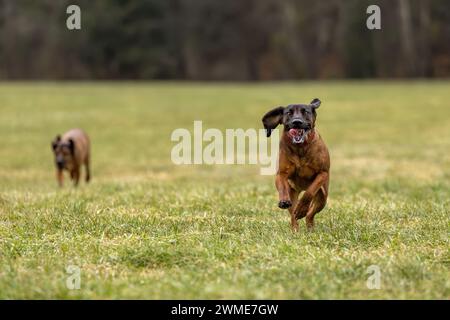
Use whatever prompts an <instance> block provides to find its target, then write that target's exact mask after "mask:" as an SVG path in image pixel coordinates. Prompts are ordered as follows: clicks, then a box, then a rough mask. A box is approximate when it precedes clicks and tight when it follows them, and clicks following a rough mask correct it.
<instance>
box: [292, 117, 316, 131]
mask: <svg viewBox="0 0 450 320" xmlns="http://www.w3.org/2000/svg"><path fill="white" fill-rule="evenodd" d="M290 127H291V128H292V129H304V130H309V129H311V125H310V124H309V123H306V122H304V121H303V120H300V119H294V120H292V121H291V125H290Z"/></svg>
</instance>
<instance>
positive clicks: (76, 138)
mask: <svg viewBox="0 0 450 320" xmlns="http://www.w3.org/2000/svg"><path fill="white" fill-rule="evenodd" d="M52 148H53V153H54V154H55V164H56V176H57V179H58V183H59V186H61V187H62V185H63V170H64V169H65V170H67V171H69V173H70V178H71V179H72V180H73V182H74V185H75V186H77V185H78V181H79V180H80V169H81V165H83V164H84V165H85V168H86V182H89V180H90V178H91V172H90V168H89V165H90V142H89V137H88V136H87V135H86V133H84V131H83V130H81V129H72V130H69V131H67V132H66V133H64V135H63V136H62V137H61V136H60V135H58V136H56V138H55V140H53V141H52Z"/></svg>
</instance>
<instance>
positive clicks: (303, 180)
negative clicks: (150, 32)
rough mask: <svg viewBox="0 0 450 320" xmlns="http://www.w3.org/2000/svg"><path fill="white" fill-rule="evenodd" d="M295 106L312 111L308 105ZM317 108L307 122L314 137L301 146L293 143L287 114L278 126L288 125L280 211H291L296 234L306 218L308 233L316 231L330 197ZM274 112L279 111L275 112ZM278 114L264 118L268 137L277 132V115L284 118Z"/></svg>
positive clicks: (327, 160)
mask: <svg viewBox="0 0 450 320" xmlns="http://www.w3.org/2000/svg"><path fill="white" fill-rule="evenodd" d="M318 101H319V100H318ZM319 105H320V101H319ZM295 106H300V107H308V105H295ZM310 106H311V105H310ZM317 107H318V106H317ZM317 107H315V108H317ZM315 108H312V109H311V110H312V111H311V117H310V118H311V119H309V120H308V119H306V118H305V119H306V120H308V121H306V122H308V124H309V126H310V127H309V128H310V134H309V136H308V138H307V139H306V141H304V143H301V144H295V143H293V142H292V138H291V136H290V135H289V119H287V117H286V112H284V114H283V111H281V117H280V118H279V120H278V123H280V124H281V123H282V124H284V126H285V129H284V132H283V134H282V136H281V139H280V152H279V159H278V172H277V176H276V183H275V184H276V187H277V190H278V196H279V207H280V208H283V209H285V208H289V213H290V216H291V227H292V230H293V231H298V222H297V220H298V219H301V218H304V217H306V225H307V227H308V229H312V228H313V227H314V216H315V214H316V213H318V212H319V211H321V210H322V209H323V208H324V207H325V204H326V201H327V197H328V184H329V171H330V156H329V153H328V149H327V147H326V145H325V143H324V142H323V140H322V138H321V137H320V135H319V133H318V132H317V130H316V129H315V118H316V115H315ZM274 110H278V111H276V112H274ZM274 110H272V111H271V112H272V113H271V112H269V113H268V114H266V116H265V117H264V118H263V123H264V125H265V127H266V129H268V136H269V135H270V131H269V130H273V128H274V125H275V126H276V124H278V123H277V121H276V119H275V118H274V116H275V114H278V116H280V109H274ZM303 191H304V193H303V195H302V196H301V197H300V198H299V194H300V193H301V192H303Z"/></svg>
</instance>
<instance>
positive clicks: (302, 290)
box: [0, 81, 450, 299]
mask: <svg viewBox="0 0 450 320" xmlns="http://www.w3.org/2000/svg"><path fill="white" fill-rule="evenodd" d="M314 97H318V98H320V99H321V100H322V105H321V107H320V108H319V109H318V119H317V128H318V130H319V131H320V133H321V135H322V137H323V138H324V140H325V142H326V143H327V145H328V147H329V149H330V154H331V184H330V196H329V201H328V204H327V207H326V208H325V209H324V210H323V211H322V212H321V213H319V214H318V215H317V216H316V219H315V221H316V229H315V231H314V232H311V233H309V232H307V231H306V227H305V222H304V221H303V220H302V221H300V231H299V232H298V233H297V234H293V233H292V232H291V230H290V227H289V218H288V214H287V211H283V210H280V209H278V207H277V203H278V198H277V192H276V189H275V186H274V177H273V176H261V175H260V174H259V168H260V167H259V166H258V165H215V166H211V165H191V166H176V165H174V164H173V163H172V162H171V159H170V152H171V149H172V147H173V146H174V145H175V143H174V142H171V140H170V136H171V133H172V131H173V130H174V129H176V128H187V129H188V130H190V131H192V130H193V122H194V120H202V121H203V128H204V129H206V128H219V129H225V128H244V129H246V128H260V127H261V122H260V119H261V117H262V115H263V114H264V113H265V112H267V111H268V110H269V109H271V108H272V107H275V106H279V105H283V104H289V103H295V102H296V103H301V102H303V103H307V102H309V101H311V99H312V98H314ZM449 101H450V82H449V81H434V82H426V81H423V82H422V81H411V82H395V81H392V82H364V81H359V82H357V81H355V82H292V83H289V82H288V83H264V84H241V83H239V84H231V83H230V84H227V83H226V84H207V83H177V82H173V83H172V82H169V83H157V82H155V83H151V82H150V83H133V82H129V83H127V82H123V83H122V82H110V83H109V82H104V83H59V84H57V83H40V82H38V83H32V82H30V83H14V82H13V83H0V298H1V299H14V298H18V299H92V298H97V299H115V298H121V299H122V298H131V299H234V298H236V299H241V298H244V299H329V298H336V299H386V298H389V299H390V298H396V299H434V298H437V299H448V298H449V297H450V253H449V248H450V246H449V235H450V103H449ZM73 127H81V128H84V129H85V130H86V131H87V132H88V134H89V135H90V137H91V140H92V181H91V183H90V184H89V185H85V184H84V181H82V182H81V185H80V187H79V188H78V189H74V188H73V187H72V186H71V184H70V183H69V181H68V179H67V175H66V181H65V182H66V184H65V186H64V188H62V189H59V188H58V187H57V184H56V178H55V172H54V165H53V155H52V152H51V147H50V141H51V140H52V139H53V138H54V137H55V135H56V134H57V133H63V132H64V131H66V130H67V129H70V128H73ZM69 265H76V266H78V267H79V268H80V270H81V284H80V289H79V290H70V289H68V288H67V286H66V279H67V277H68V276H69V274H68V273H67V272H66V268H67V266H69ZM371 265H377V266H378V267H379V268H380V272H381V288H380V289H378V290H370V289H368V287H367V285H366V281H367V279H368V277H369V276H370V274H369V273H367V268H368V267H369V266H371Z"/></svg>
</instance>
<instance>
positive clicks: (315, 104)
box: [310, 98, 322, 109]
mask: <svg viewBox="0 0 450 320" xmlns="http://www.w3.org/2000/svg"><path fill="white" fill-rule="evenodd" d="M321 103H322V101H320V100H319V99H317V98H314V99H313V101H311V102H310V105H312V107H313V108H314V109H317V108H318V107H320V104H321Z"/></svg>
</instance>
